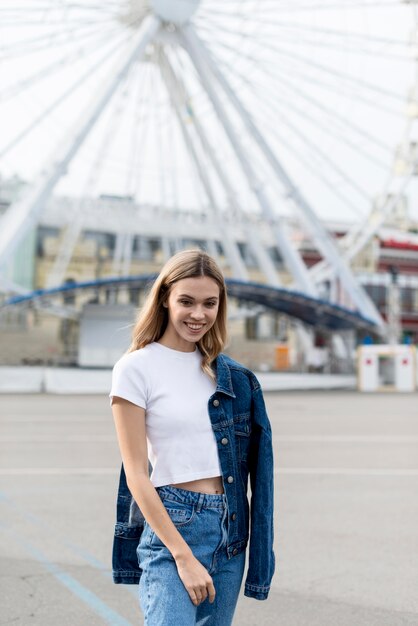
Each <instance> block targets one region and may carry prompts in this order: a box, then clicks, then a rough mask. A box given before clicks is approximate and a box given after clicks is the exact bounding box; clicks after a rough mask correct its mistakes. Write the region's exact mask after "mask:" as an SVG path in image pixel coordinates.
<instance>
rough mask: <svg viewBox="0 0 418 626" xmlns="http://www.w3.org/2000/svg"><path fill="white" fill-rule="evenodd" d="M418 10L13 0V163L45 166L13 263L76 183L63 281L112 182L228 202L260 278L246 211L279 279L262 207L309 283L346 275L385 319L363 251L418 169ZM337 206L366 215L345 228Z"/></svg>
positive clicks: (267, 266)
mask: <svg viewBox="0 0 418 626" xmlns="http://www.w3.org/2000/svg"><path fill="white" fill-rule="evenodd" d="M417 23H418V20H417V4H416V3H415V2H412V1H407V2H400V1H399V2H394V1H389V0H384V1H382V2H379V3H376V2H371V1H369V0H364V1H362V2H359V1H358V0H327V1H325V0H297V1H293V2H289V0H201V1H199V0H148V1H146V0H109V1H108V2H106V3H103V2H99V1H98V0H87V1H86V2H76V1H72V0H31V2H30V3H29V2H28V0H14V1H13V2H11V0H0V60H1V61H0V176H1V177H2V178H4V179H7V178H10V177H11V176H13V175H18V176H19V177H21V178H22V179H25V180H27V181H30V183H31V184H30V186H29V188H28V189H27V190H26V191H25V193H24V194H23V195H22V197H20V198H17V199H16V202H14V203H12V205H11V206H10V208H9V209H8V211H7V212H6V213H5V214H4V215H3V216H2V217H1V218H0V267H1V266H2V265H4V264H5V263H6V262H7V260H8V259H9V258H10V256H11V254H12V253H13V251H14V249H15V248H16V246H17V244H18V243H19V241H20V240H21V238H22V237H23V235H24V234H25V232H27V230H28V229H29V228H30V227H31V226H32V225H33V224H34V223H36V222H37V221H38V220H39V218H40V215H41V213H42V210H43V209H44V207H45V205H46V203H47V201H48V198H49V197H50V195H51V194H52V192H54V193H61V194H64V195H65V194H67V195H72V196H76V197H78V198H79V199H80V200H79V211H78V213H77V215H76V216H75V217H74V216H72V219H71V223H69V224H68V228H67V229H66V233H65V237H64V238H63V240H62V245H61V250H60V252H59V254H58V256H57V259H56V263H55V266H54V268H53V270H52V275H51V284H54V283H55V284H57V283H59V281H60V280H62V278H63V275H64V273H65V267H66V264H67V263H68V260H69V258H70V256H71V252H72V249H73V247H74V245H75V242H76V241H77V238H78V236H79V234H80V232H81V230H82V229H83V215H84V214H85V212H86V210H87V208H86V207H87V204H86V199H88V198H94V197H98V196H99V195H103V194H114V195H119V196H123V197H129V198H133V199H134V200H135V202H136V203H137V204H138V205H151V206H161V207H167V208H172V209H176V208H181V207H190V208H193V209H194V210H196V211H201V212H203V213H212V214H214V215H215V216H216V219H217V221H218V223H219V228H220V232H221V233H222V243H223V246H224V248H225V252H226V255H227V257H228V259H229V261H230V264H231V267H232V268H233V270H234V274H235V275H236V276H237V277H241V278H245V277H246V275H247V274H246V268H245V264H244V262H243V260H242V258H241V255H240V253H239V250H238V247H237V244H236V241H235V240H234V237H233V236H232V234H231V229H233V228H234V225H236V224H240V225H241V226H242V227H243V228H244V229H246V235H247V237H248V241H249V245H250V247H251V249H252V251H253V253H254V255H255V256H256V257H257V260H258V261H259V262H260V266H261V267H262V269H263V271H264V273H265V275H266V277H267V280H268V282H269V283H271V284H276V285H277V284H278V276H277V272H276V271H275V269H274V266H273V263H272V260H271V258H270V257H269V255H268V254H266V252H265V251H263V250H262V247H261V246H260V242H259V240H258V239H257V233H256V232H254V230H253V229H252V228H251V226H249V225H248V224H249V222H248V221H247V219H246V218H247V217H248V216H254V215H258V216H261V218H262V219H263V221H264V223H265V224H267V225H268V227H269V229H270V230H271V232H272V233H273V237H274V241H275V244H276V246H277V249H278V250H279V252H280V255H281V256H282V257H283V259H284V262H285V264H286V266H287V268H288V270H289V272H290V273H291V275H292V277H293V281H294V286H295V287H297V288H299V289H300V290H301V291H304V292H305V293H307V294H309V295H312V296H314V297H315V296H317V295H318V294H319V293H320V285H321V284H322V283H323V281H324V280H327V279H329V278H330V276H336V277H337V279H338V280H339V281H340V284H341V285H342V287H343V288H344V289H345V291H346V293H347V296H348V299H349V300H350V302H351V303H352V306H353V307H354V308H357V309H358V310H359V311H360V312H361V313H362V314H363V315H364V316H366V317H368V318H370V319H372V320H374V321H375V322H376V323H377V324H378V325H382V320H381V318H380V315H379V313H378V312H377V310H376V308H375V307H374V305H373V303H372V302H371V300H370V299H369V298H368V296H367V294H366V293H365V292H364V291H363V289H362V288H361V287H360V285H359V284H358V283H357V281H356V279H355V278H354V276H353V274H352V272H351V269H350V260H351V259H352V258H353V257H354V255H355V254H356V253H357V252H359V251H360V250H361V249H362V248H363V247H364V246H365V245H366V244H367V242H368V241H369V240H370V238H371V237H372V236H373V234H374V233H375V232H376V229H377V228H378V227H379V225H381V224H382V223H383V222H384V220H385V219H386V217H387V216H388V215H389V214H390V213H391V211H393V210H394V208H395V207H396V206H397V204H398V203H399V201H400V200H401V199H402V198H403V197H404V196H405V194H406V192H407V190H408V189H409V188H410V187H411V186H412V184H413V181H414V176H415V174H416V169H417V165H416V161H417V159H416V156H415V153H413V147H414V145H415V137H414V134H415V132H416V131H415V118H416V117H417V116H418V87H417V86H416V80H417V78H416V68H415V57H416V53H417V46H418V31H417ZM414 85H415V86H414ZM408 99H409V109H407V103H408ZM401 138H402V144H401V147H400V148H399V147H398V144H399V143H400V139H401ZM396 150H398V153H397V152H396ZM399 150H400V151H401V152H400V153H399ZM411 150H412V152H411ZM395 155H397V162H398V163H399V160H401V161H402V158H403V169H402V167H401V168H400V169H399V167H398V170H396V167H395V168H394V157H395ZM401 157H402V158H401ZM377 198H380V200H379V201H378V200H377ZM289 217H290V220H289V219H287V218H289ZM323 218H327V219H330V218H332V219H334V220H336V221H338V220H343V221H349V222H352V223H353V226H352V228H351V229H350V231H349V232H348V234H347V235H346V236H345V237H344V239H342V240H340V241H339V242H338V244H337V242H336V241H335V240H334V239H332V238H331V237H330V236H329V234H328V233H327V232H326V230H325V228H324V226H323V222H322V219H323ZM296 220H297V223H298V225H300V227H301V228H302V230H304V231H305V232H306V233H307V234H308V235H309V237H310V238H311V239H312V241H313V242H314V244H315V246H316V247H317V248H318V250H319V251H320V253H321V256H322V257H323V261H322V262H321V263H319V264H317V265H316V266H315V267H314V268H313V269H312V270H308V268H307V267H306V266H305V265H304V263H303V261H302V259H301V256H300V253H299V251H298V249H297V245H296V244H295V239H294V237H293V234H292V230H291V226H289V224H292V223H296ZM114 221H115V226H116V225H117V223H118V215H117V213H115V216H114Z"/></svg>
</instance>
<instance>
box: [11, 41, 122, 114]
mask: <svg viewBox="0 0 418 626" xmlns="http://www.w3.org/2000/svg"><path fill="white" fill-rule="evenodd" d="M113 33H115V34H116V31H110V32H109V33H105V34H104V35H103V33H101V35H100V37H99V38H97V39H93V40H89V42H88V46H85V47H83V48H79V49H78V50H75V51H72V52H71V53H70V54H68V55H64V56H62V57H61V58H60V59H58V60H56V61H53V62H52V63H51V64H50V65H48V66H44V67H43V68H42V69H41V70H39V71H38V72H36V73H35V74H32V75H30V76H26V77H25V78H24V79H22V80H19V81H18V82H16V83H13V84H11V85H7V87H6V88H5V89H4V90H3V91H0V102H2V101H6V100H8V99H10V98H14V97H16V96H18V95H19V94H21V93H22V92H23V91H25V90H26V89H28V88H30V87H32V86H33V85H38V84H39V83H40V82H41V81H43V80H47V79H48V78H50V77H51V76H53V75H54V74H55V73H57V72H61V71H62V70H63V69H64V68H66V66H68V65H69V64H71V63H72V62H80V60H82V59H87V58H88V57H89V56H90V55H92V54H96V53H97V52H98V51H100V50H101V49H102V48H105V47H107V46H109V44H111V43H113V41H112V37H111V36H110V35H112V34H113ZM118 35H119V39H120V41H119V44H118V46H119V45H120V43H123V40H125V41H126V39H127V38H126V35H125V34H124V33H118ZM118 46H116V47H115V48H114V49H116V48H117V47H118Z"/></svg>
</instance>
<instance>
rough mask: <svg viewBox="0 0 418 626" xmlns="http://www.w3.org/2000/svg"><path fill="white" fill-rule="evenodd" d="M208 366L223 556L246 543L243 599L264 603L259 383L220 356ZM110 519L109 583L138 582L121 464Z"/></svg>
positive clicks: (132, 509)
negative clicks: (222, 503)
mask: <svg viewBox="0 0 418 626" xmlns="http://www.w3.org/2000/svg"><path fill="white" fill-rule="evenodd" d="M213 367H214V368H215V370H216V377H217V386H216V390H215V392H214V394H213V395H212V396H211V397H210V398H209V401H208V411H209V416H210V420H211V423H212V428H213V432H214V434H215V437H216V441H217V445H218V453H219V460H220V464H221V468H222V478H223V485H224V490H225V494H226V499H227V503H228V542H227V551H228V557H229V558H234V556H235V555H237V554H239V553H240V552H242V551H243V550H245V549H246V547H247V544H248V543H249V559H248V572H247V576H246V580H245V587H244V595H246V596H248V597H250V598H256V599H257V600H265V599H266V598H267V596H268V593H269V590H270V583H271V579H272V577H273V573H274V569H275V556H274V551H273V500H274V489H273V447H272V437H271V426H270V422H269V419H268V416H267V413H266V409H265V405H264V399H263V394H262V391H261V387H260V383H259V382H258V380H257V378H256V377H255V376H254V374H253V373H252V372H251V371H250V370H248V369H247V368H245V367H244V366H242V365H240V364H239V363H237V362H236V361H234V360H233V359H231V358H230V357H228V356H226V355H224V354H220V355H218V357H217V358H216V359H215V360H214V362H213ZM248 477H249V478H250V485H251V502H250V505H249V503H248V498H247V488H248ZM116 516H117V522H116V526H115V536H114V542H113V580H114V582H115V583H126V584H135V583H139V579H140V577H141V572H142V570H141V569H140V567H139V565H138V560H137V556H136V548H137V545H138V542H139V538H140V535H141V532H142V529H143V524H144V517H143V515H142V513H141V511H140V509H139V507H138V505H137V504H136V502H135V500H134V499H133V497H132V495H131V493H130V491H129V489H128V486H127V484H126V477H125V472H124V469H123V465H122V468H121V473H120V480H119V491H118V498H117V511H116ZM250 522H251V531H250Z"/></svg>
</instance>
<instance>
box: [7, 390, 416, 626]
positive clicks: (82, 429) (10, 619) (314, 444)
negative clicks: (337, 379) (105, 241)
mask: <svg viewBox="0 0 418 626" xmlns="http://www.w3.org/2000/svg"><path fill="white" fill-rule="evenodd" d="M265 399H266V406H267V409H268V413H269V416H270V420H271V424H272V429H273V442H274V454H275V499H276V500H275V552H276V560H277V569H276V574H275V576H274V579H273V583H272V589H271V592H270V595H269V598H268V600H267V601H264V602H260V601H257V600H253V599H250V598H246V597H244V595H243V593H242V592H241V595H240V599H239V603H238V607H237V612H236V617H235V620H234V626H260V625H261V626H417V624H418V584H417V582H418V559H417V554H418V524H417V519H418V411H417V400H418V394H416V393H415V394H391V393H383V394H360V393H357V392H355V391H346V390H339V391H337V390H333V391H327V392H325V391H323V390H317V391H307V390H303V391H290V392H286V391H280V392H266V393H265ZM0 403H1V417H0V422H1V430H0V507H1V517H0V520H1V522H0V523H1V527H2V533H1V536H0V549H1V555H2V557H1V561H0V563H1V564H0V573H1V576H2V579H1V611H0V624H7V625H9V624H10V625H12V624H17V625H19V624H21V625H23V626H27V625H30V626H56V624H59V625H60V626H66V625H69V626H96V625H97V626H99V625H104V624H110V625H112V626H131V625H132V626H133V625H139V626H140V625H141V624H143V621H142V616H141V613H140V610H139V606H138V601H137V595H136V594H137V588H136V586H132V587H131V586H126V585H114V584H113V582H112V579H111V570H110V568H111V549H112V540H113V524H114V516H115V498H116V492H117V481H118V473H119V466H120V455H119V451H118V446H117V442H116V438H115V433H114V426H113V420H112V416H111V412H110V407H109V404H108V399H107V397H106V396H105V395H103V394H100V395H62V394H61V395H53V394H28V393H26V394H23V395H22V394H19V395H17V394H16V395H7V394H4V395H2V396H1V398H0ZM179 626H182V624H181V620H180V621H179Z"/></svg>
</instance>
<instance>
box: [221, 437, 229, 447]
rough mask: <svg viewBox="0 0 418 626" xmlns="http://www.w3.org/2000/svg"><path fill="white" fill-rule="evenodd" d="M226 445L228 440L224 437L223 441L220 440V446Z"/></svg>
mask: <svg viewBox="0 0 418 626" xmlns="http://www.w3.org/2000/svg"><path fill="white" fill-rule="evenodd" d="M227 443H228V439H227V438H226V437H224V438H223V439H221V444H222V445H223V446H226V444H227Z"/></svg>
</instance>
